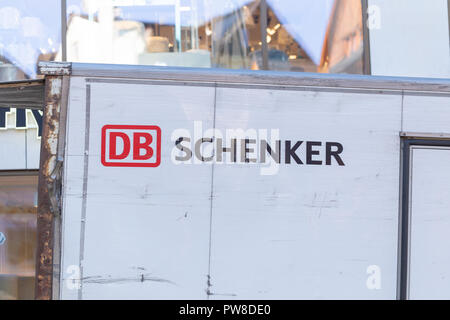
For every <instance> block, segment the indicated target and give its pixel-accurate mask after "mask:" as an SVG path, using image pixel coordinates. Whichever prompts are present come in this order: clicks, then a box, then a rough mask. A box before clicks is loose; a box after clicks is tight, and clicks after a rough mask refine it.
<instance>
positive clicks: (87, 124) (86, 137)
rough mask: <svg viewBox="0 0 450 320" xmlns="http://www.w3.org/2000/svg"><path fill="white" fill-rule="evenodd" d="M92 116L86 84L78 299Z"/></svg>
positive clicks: (81, 270) (82, 257) (81, 271)
mask: <svg viewBox="0 0 450 320" xmlns="http://www.w3.org/2000/svg"><path fill="white" fill-rule="evenodd" d="M90 118H91V85H90V84H88V85H86V121H85V132H84V172H83V201H82V205H81V221H80V223H81V228H80V261H79V268H80V287H79V289H78V300H82V299H83V271H84V270H83V264H84V244H85V239H84V237H85V235H86V208H87V187H88V176H89V127H90Z"/></svg>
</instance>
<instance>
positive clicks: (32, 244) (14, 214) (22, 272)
mask: <svg viewBox="0 0 450 320" xmlns="http://www.w3.org/2000/svg"><path fill="white" fill-rule="evenodd" d="M37 182H38V178H37V172H36V173H32V174H31V175H28V173H27V175H6V176H5V175H0V300H6V299H27V300H28V299H33V298H34V279H35V263H36V259H35V257H36V241H37V234H36V214H37Z"/></svg>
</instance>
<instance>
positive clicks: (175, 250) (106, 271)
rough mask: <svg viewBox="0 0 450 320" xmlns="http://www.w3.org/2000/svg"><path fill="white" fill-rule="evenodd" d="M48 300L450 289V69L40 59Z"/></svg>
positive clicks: (411, 293) (397, 294)
mask: <svg viewBox="0 0 450 320" xmlns="http://www.w3.org/2000/svg"><path fill="white" fill-rule="evenodd" d="M40 71H41V73H42V74H45V75H46V96H45V109H44V126H43V135H42V150H41V176H40V185H39V210H38V212H39V213H38V231H39V252H38V261H37V277H38V278H37V281H38V283H37V295H38V298H42V299H45V298H55V299H420V298H426V299H427V298H438V299H440V298H450V250H449V243H450V232H449V230H450V81H449V80H448V79H416V78H390V77H369V76H353V75H324V74H308V73H306V74H305V73H275V72H253V71H252V72H248V71H231V70H208V69H188V68H164V67H142V66H118V65H115V66H112V65H91V64H70V63H42V64H40Z"/></svg>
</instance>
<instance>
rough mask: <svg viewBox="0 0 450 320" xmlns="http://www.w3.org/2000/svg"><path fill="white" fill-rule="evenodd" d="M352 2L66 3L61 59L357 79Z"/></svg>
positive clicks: (358, 32)
mask: <svg viewBox="0 0 450 320" xmlns="http://www.w3.org/2000/svg"><path fill="white" fill-rule="evenodd" d="M362 16H363V15H362V6H361V1H360V0H324V1H313V0H296V1H286V0H263V1H261V0H257V1H249V0H214V1H212V0H164V1H162V0H148V1H114V0H107V1H82V0H69V1H68V7H67V17H68V19H67V60H68V61H78V62H103V63H122V64H142V65H161V66H186V67H215V68H231V69H252V70H257V69H268V70H279V71H310V72H330V71H336V72H348V73H362V61H363V59H362V57H363V45H362V44H363V41H362V34H363V24H362V20H363V18H362Z"/></svg>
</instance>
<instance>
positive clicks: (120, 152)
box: [102, 125, 161, 167]
mask: <svg viewBox="0 0 450 320" xmlns="http://www.w3.org/2000/svg"><path fill="white" fill-rule="evenodd" d="M160 163H161V129H160V128H159V127H158V126H132V125H106V126H104V127H103V128H102V164H103V165H104V166H107V167H158V166H159V165H160Z"/></svg>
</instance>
